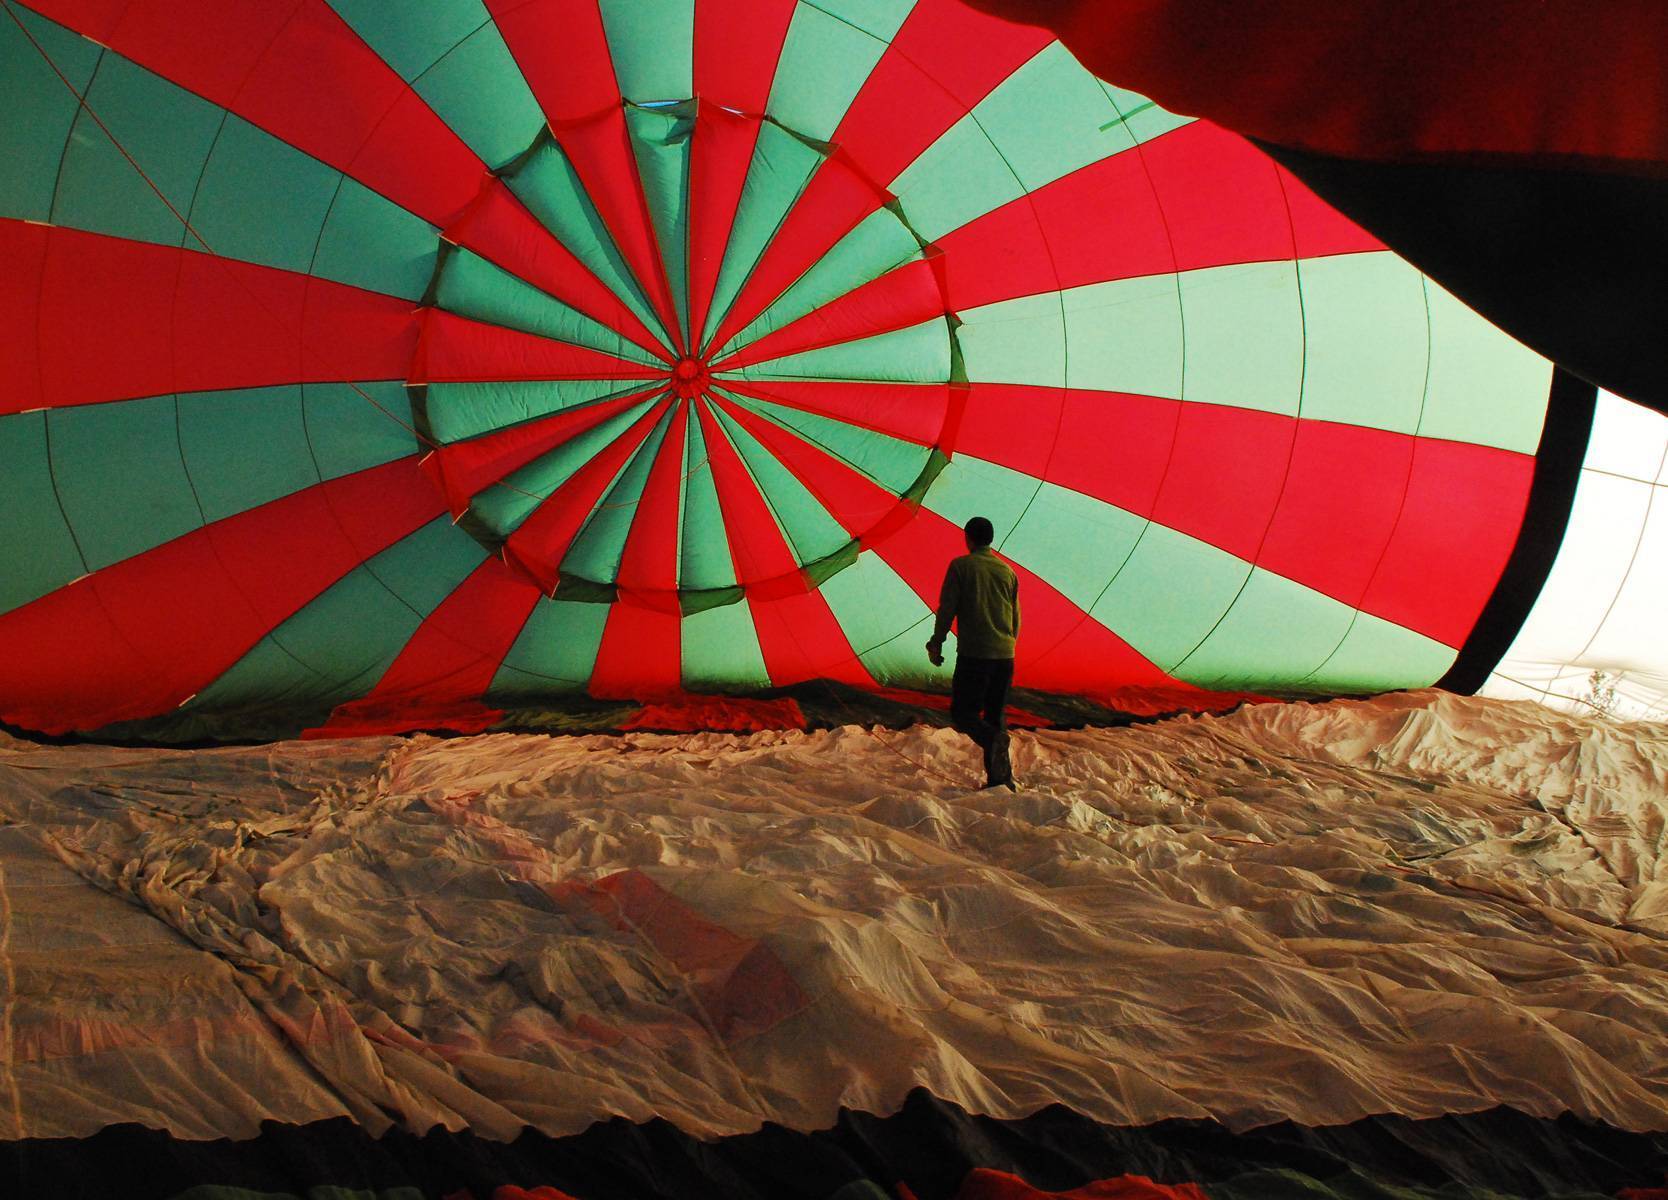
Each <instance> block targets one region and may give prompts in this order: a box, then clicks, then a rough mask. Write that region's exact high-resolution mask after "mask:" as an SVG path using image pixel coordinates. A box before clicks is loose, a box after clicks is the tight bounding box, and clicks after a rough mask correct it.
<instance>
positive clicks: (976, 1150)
mask: <svg viewBox="0 0 1668 1200" xmlns="http://www.w3.org/2000/svg"><path fill="white" fill-rule="evenodd" d="M974 1167H991V1168H995V1169H997V1170H1003V1171H1009V1172H1012V1173H1013V1174H1016V1175H1019V1176H1021V1177H1022V1178H1024V1179H1026V1180H1028V1181H1029V1182H1031V1183H1032V1184H1034V1185H1036V1186H1038V1187H1041V1188H1045V1189H1048V1190H1064V1189H1068V1188H1073V1187H1079V1186H1082V1185H1083V1184H1085V1183H1087V1182H1090V1181H1091V1180H1095V1179H1104V1178H1110V1177H1113V1176H1117V1175H1123V1174H1131V1173H1133V1174H1140V1175H1146V1176H1148V1177H1149V1178H1153V1179H1156V1180H1158V1181H1159V1182H1163V1183H1181V1182H1189V1181H1191V1182H1196V1183H1199V1184H1201V1185H1202V1186H1203V1187H1204V1188H1205V1190H1206V1191H1207V1192H1209V1193H1210V1194H1211V1195H1212V1196H1213V1197H1217V1198H1219V1200H1231V1198H1233V1197H1247V1198H1249V1197H1254V1196H1281V1195H1290V1196H1311V1197H1327V1196H1338V1197H1346V1196H1348V1197H1354V1196H1362V1197H1366V1196H1374V1197H1384V1196H1387V1195H1389V1194H1391V1193H1389V1192H1387V1191H1386V1189H1388V1188H1400V1189H1403V1191H1400V1192H1396V1193H1394V1194H1395V1195H1397V1196H1399V1197H1404V1198H1405V1197H1408V1196H1419V1197H1426V1196H1428V1197H1432V1198H1433V1200H1434V1198H1435V1197H1437V1196H1443V1197H1450V1198H1454V1200H1458V1198H1463V1197H1470V1196H1476V1197H1482V1196H1484V1195H1488V1196H1490V1197H1493V1200H1516V1198H1523V1200H1527V1198H1528V1197H1542V1196H1562V1197H1570V1198H1575V1197H1599V1196H1614V1195H1615V1194H1616V1192H1617V1191H1618V1190H1619V1189H1621V1188H1623V1187H1628V1186H1635V1187H1638V1186H1650V1185H1655V1184H1660V1183H1661V1182H1662V1181H1663V1179H1664V1177H1665V1176H1668V1134H1661V1133H1657V1134H1640V1133H1626V1132H1622V1131H1619V1130H1615V1129H1611V1128H1609V1127H1607V1126H1603V1125H1595V1124H1591V1123H1588V1122H1583V1121H1579V1120H1576V1119H1575V1118H1573V1117H1567V1116H1566V1117H1562V1118H1559V1119H1558V1120H1546V1119H1543V1118H1537V1117H1529V1116H1525V1115H1524V1114H1522V1113H1519V1112H1515V1111H1512V1110H1510V1109H1504V1108H1497V1109H1493V1110H1491V1111H1488V1112H1482V1113H1470V1114H1465V1115H1456V1116H1446V1117H1439V1118H1434V1119H1429V1120H1410V1119H1407V1118H1403V1117H1371V1118H1367V1119H1365V1120H1361V1121H1357V1122H1355V1123H1353V1124H1351V1125H1343V1126H1336V1127H1331V1128H1322V1129H1311V1128H1306V1127H1304V1126H1300V1125H1293V1124H1290V1123H1282V1124H1279V1125H1271V1126H1267V1127H1264V1128H1262V1129H1258V1130H1253V1131H1251V1132H1248V1133H1233V1132H1231V1131H1229V1130H1227V1129H1225V1128H1224V1127H1223V1126H1221V1125H1218V1124H1216V1123H1215V1122H1211V1121H1164V1122H1160V1123H1159V1124H1156V1125H1151V1126H1147V1127H1144V1128H1120V1127H1116V1126H1110V1125H1102V1124H1099V1123H1097V1122H1094V1121H1091V1120H1089V1119H1088V1118H1086V1117H1082V1116H1079V1115H1077V1114H1075V1113H1073V1112H1070V1111H1069V1110H1067V1109H1064V1108H1061V1107H1058V1106H1055V1107H1051V1108H1047V1109H1044V1110H1042V1111H1041V1112H1038V1113H1036V1114H1034V1115H1033V1116H1030V1117H1027V1118H1024V1119H1023V1120H1017V1121H999V1120H994V1119H992V1118H988V1117H975V1116H970V1115H968V1114H967V1113H965V1112H963V1111H962V1110H961V1109H960V1108H958V1107H956V1106H955V1105H953V1104H949V1103H946V1102H944V1101H941V1100H937V1099H934V1098H933V1097H931V1096H930V1095H928V1094H927V1093H926V1092H924V1091H921V1090H919V1089H917V1090H916V1091H914V1092H912V1093H911V1094H910V1096H909V1097H908V1099H907V1101H906V1102H905V1104H904V1107H903V1109H902V1110H901V1111H899V1112H898V1113H896V1114H894V1115H892V1116H890V1117H876V1116H872V1115H869V1114H863V1113H852V1112H842V1113H841V1114H840V1117H839V1120H838V1122H837V1123H836V1124H835V1126H834V1127H833V1128H832V1129H827V1130H822V1131H819V1132H816V1133H809V1134H805V1133H796V1132H793V1131H791V1130H787V1129H783V1128H782V1127H780V1126H776V1125H766V1126H765V1127H764V1128H762V1129H760V1130H759V1131H758V1132H756V1133H751V1134H744V1135H739V1136H735V1137H728V1138H722V1139H719V1140H716V1141H711V1142H703V1141H700V1140H698V1139H695V1138H692V1137H690V1136H688V1135H686V1134H683V1133H680V1132H679V1131H678V1130H676V1129H674V1128H673V1127H672V1126H671V1125H669V1124H667V1123H666V1122H664V1121H651V1122H648V1123H646V1124H641V1125H634V1124H631V1123H629V1122H627V1121H625V1120H623V1119H617V1120H614V1121H609V1122H605V1123H601V1124H598V1125H594V1126H592V1127H591V1128H590V1129H589V1130H587V1131H586V1132H584V1133H582V1134H578V1135H576V1136H573V1137H566V1138H548V1137H544V1136H541V1135H538V1134H534V1133H530V1132H529V1133H524V1134H523V1135H522V1136H521V1137H520V1138H518V1139H517V1140H516V1141H514V1142H512V1143H507V1144H506V1143H497V1142H489V1141H486V1140H484V1139H481V1138H477V1137H475V1136H473V1135H472V1134H469V1133H467V1132H465V1133H459V1134H451V1133H446V1132H443V1131H440V1130H434V1131H431V1132H430V1133H428V1134H426V1135H424V1136H422V1137H417V1136H414V1135H411V1134H407V1133H400V1132H391V1133H388V1134H386V1135H384V1136H382V1137H380V1138H373V1137H370V1136H369V1135H367V1134H366V1133H365V1131H364V1130H363V1129H362V1128H361V1127H360V1126H358V1125H356V1124H354V1123H353V1122H351V1121H349V1120H347V1119H345V1118H343V1119H338V1120H333V1121H322V1122H318V1123H315V1124H312V1125H306V1126H288V1125H277V1124H271V1125H267V1126H265V1127H264V1128H263V1130H262V1132H261V1134H260V1136H258V1137H256V1138H253V1139H251V1140H249V1141H243V1142H231V1141H214V1142H187V1141H180V1140H177V1139H174V1138H170V1137H168V1136H167V1135H166V1134H163V1133H160V1132H157V1131H155V1130H149V1129H143V1128H140V1127H139V1126H136V1125H119V1126H112V1127H110V1128H108V1129H105V1130H103V1131H102V1132H100V1133H98V1134H97V1135H95V1136H93V1137H89V1138H82V1139H34V1140H29V1141H24V1142H0V1194H4V1195H7V1196H14V1195H15V1196H20V1197H23V1196H27V1197H30V1198H31V1200H35V1198H40V1200H48V1198H56V1197H65V1198H81V1197H88V1198H91V1197H122V1198H123V1200H171V1198H172V1197H175V1196H178V1195H179V1194H180V1193H181V1192H183V1191H185V1190H186V1189H187V1188H190V1187H194V1186H200V1185H219V1186H232V1187H241V1188H247V1189H250V1190H255V1191H265V1192H272V1193H278V1194H280V1195H282V1194H289V1195H296V1196H303V1195H306V1194H307V1192H308V1189H310V1188H315V1187H322V1186H335V1187H341V1188H350V1189H352V1188H357V1189H361V1190H366V1191H371V1192H373V1193H374V1192H381V1191H387V1190H390V1189H392V1188H397V1187H405V1188H413V1189H416V1190H417V1191H418V1192H419V1193H420V1194H422V1195H423V1196H424V1197H427V1198H429V1200H441V1198H443V1197H447V1196H456V1195H458V1194H459V1193H462V1194H465V1195H470V1196H473V1197H477V1198H479V1200H487V1198H488V1197H490V1196H491V1195H492V1193H493V1191H494V1190H495V1189H496V1188H497V1187H499V1186H500V1185H502V1184H507V1183H508V1184H516V1185H519V1186H521V1187H524V1188H533V1187H538V1186H541V1185H550V1186H554V1187H556V1188H559V1189H561V1190H563V1191H566V1192H568V1193H570V1194H572V1195H574V1196H577V1197H579V1198H580V1200H830V1198H831V1197H833V1196H834V1195H835V1194H836V1193H837V1192H839V1191H840V1190H841V1189H842V1188H854V1185H857V1184H860V1183H862V1182H863V1181H868V1182H870V1183H872V1184H873V1185H874V1186H875V1187H877V1188H879V1189H880V1191H881V1192H882V1193H884V1194H885V1195H887V1196H895V1195H896V1194H897V1192H896V1186H897V1184H898V1183H900V1182H902V1183H906V1184H907V1185H908V1186H909V1188H910V1189H911V1190H912V1191H913V1192H914V1193H915V1194H916V1196H918V1197H919V1200H951V1198H952V1197H953V1196H955V1194H956V1192H957V1191H958V1190H959V1188H960V1186H961V1183H962V1180H963V1179H964V1178H965V1177H966V1175H967V1173H968V1172H969V1171H971V1170H972V1169H973V1168H974ZM854 1190H862V1189H854ZM848 1194H851V1193H849V1192H848Z"/></svg>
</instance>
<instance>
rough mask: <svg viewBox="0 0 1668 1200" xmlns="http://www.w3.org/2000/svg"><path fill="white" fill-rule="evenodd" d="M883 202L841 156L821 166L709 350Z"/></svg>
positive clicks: (876, 188) (879, 193) (719, 346)
mask: <svg viewBox="0 0 1668 1200" xmlns="http://www.w3.org/2000/svg"><path fill="white" fill-rule="evenodd" d="M884 199H885V195H884V193H883V192H882V191H881V190H880V186H879V185H878V184H876V183H874V182H872V181H870V180H868V179H866V178H864V177H863V176H861V175H859V174H858V173H857V172H856V171H854V170H852V168H851V165H850V164H849V162H848V161H847V160H846V158H845V157H844V156H843V155H840V154H838V153H837V154H836V155H835V157H834V158H833V159H831V160H829V161H827V162H825V163H823V164H822V166H821V167H820V168H819V169H818V170H817V173H816V174H815V175H813V176H811V182H810V183H809V184H807V185H806V188H805V190H804V191H803V192H802V193H800V196H799V199H798V200H796V201H795V202H794V206H793V207H792V208H791V209H789V210H788V215H787V216H786V217H785V218H783V220H782V224H781V225H780V226H779V227H778V228H777V230H776V233H775V236H773V237H772V238H771V240H770V244H769V245H768V246H766V247H765V251H764V253H763V254H762V255H760V256H759V261H758V262H757V263H755V264H754V265H753V270H752V272H751V273H750V274H749V275H748V276H747V282H746V283H744V284H742V285H741V289H740V290H739V291H738V292H737V293H736V297H735V300H734V301H732V302H731V304H730V308H729V311H727V312H726V313H725V314H724V319H723V320H722V321H721V322H719V325H718V328H717V330H715V331H714V333H713V335H712V341H711V342H710V343H709V345H708V347H707V348H708V351H709V352H710V351H713V350H720V349H722V348H723V347H725V346H726V345H728V344H729V342H730V339H731V338H733V337H735V335H736V334H738V333H740V332H741V331H742V330H743V329H745V328H746V327H747V325H748V324H749V323H750V322H751V321H752V320H753V318H754V317H756V316H758V315H759V314H760V313H761V312H763V311H764V310H765V309H766V308H767V307H769V305H770V302H771V301H773V300H775V299H776V297H778V296H780V295H781V294H782V293H783V292H784V291H786V290H787V287H788V285H789V284H791V283H792V282H793V281H794V280H796V279H798V278H799V277H800V276H801V275H803V274H804V273H805V270H806V268H808V267H810V266H811V265H812V264H813V263H815V262H816V261H817V260H818V259H820V258H821V257H822V256H823V255H824V254H827V253H828V251H829V249H830V248H831V247H832V246H833V245H834V243H836V242H838V241H839V240H840V239H841V238H842V237H844V236H845V235H846V234H847V233H848V232H850V231H851V229H852V228H853V227H854V226H855V225H856V224H857V223H858V222H859V221H861V220H862V219H863V218H864V217H866V216H868V215H869V214H870V213H872V212H874V211H875V210H876V209H877V208H879V207H880V206H881V202H882V201H883V200H884Z"/></svg>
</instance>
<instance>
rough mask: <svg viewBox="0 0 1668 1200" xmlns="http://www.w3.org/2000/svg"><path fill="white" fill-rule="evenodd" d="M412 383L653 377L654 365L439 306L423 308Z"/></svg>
mask: <svg viewBox="0 0 1668 1200" xmlns="http://www.w3.org/2000/svg"><path fill="white" fill-rule="evenodd" d="M422 328H423V336H422V341H421V344H420V345H419V346H418V347H417V354H416V357H415V359H414V360H413V362H412V364H411V372H412V374H411V377H410V378H411V382H412V383H495V382H501V381H504V380H513V379H621V380H625V379H653V378H655V377H656V376H658V375H661V374H664V372H662V371H658V370H656V369H655V368H653V367H646V366H643V365H642V364H641V363H634V362H629V361H627V360H626V359H623V358H615V357H614V356H613V355H612V354H604V353H603V352H602V351H601V350H591V349H588V348H587V347H584V346H570V345H569V344H568V343H566V342H558V341H555V340H553V339H551V338H547V337H540V336H539V335H538V334H536V333H523V332H522V331H521V330H519V329H509V328H506V327H505V326H502V325H488V324H486V323H484V322H481V321H472V320H470V319H469V318H468V317H460V316H458V315H457V314H456V313H449V312H445V311H444V310H441V309H425V310H424V312H423V321H422Z"/></svg>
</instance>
